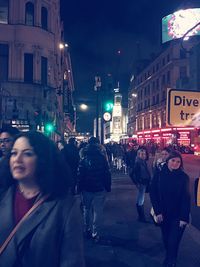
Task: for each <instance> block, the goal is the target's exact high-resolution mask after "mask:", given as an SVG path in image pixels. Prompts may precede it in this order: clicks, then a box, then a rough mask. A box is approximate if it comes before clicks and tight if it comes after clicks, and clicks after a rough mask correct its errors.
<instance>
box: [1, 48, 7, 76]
mask: <svg viewBox="0 0 200 267" xmlns="http://www.w3.org/2000/svg"><path fill="white" fill-rule="evenodd" d="M7 80H8V45H7V44H0V81H7Z"/></svg>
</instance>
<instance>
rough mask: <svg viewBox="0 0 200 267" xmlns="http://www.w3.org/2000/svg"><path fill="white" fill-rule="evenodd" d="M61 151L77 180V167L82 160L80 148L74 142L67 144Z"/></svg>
mask: <svg viewBox="0 0 200 267" xmlns="http://www.w3.org/2000/svg"><path fill="white" fill-rule="evenodd" d="M61 152H62V154H63V155H64V158H65V160H66V161H67V163H68V165H69V167H70V169H71V171H72V175H73V177H74V179H75V180H76V177H77V169H78V164H79V160H80V157H79V150H78V148H77V147H76V146H75V145H73V144H67V145H65V146H64V148H63V149H62V150H61Z"/></svg>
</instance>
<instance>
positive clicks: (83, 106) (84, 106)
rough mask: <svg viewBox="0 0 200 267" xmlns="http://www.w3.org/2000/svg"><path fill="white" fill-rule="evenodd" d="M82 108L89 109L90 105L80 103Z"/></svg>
mask: <svg viewBox="0 0 200 267" xmlns="http://www.w3.org/2000/svg"><path fill="white" fill-rule="evenodd" d="M80 109H81V110H87V109H88V105H86V104H81V105H80Z"/></svg>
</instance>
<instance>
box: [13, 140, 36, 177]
mask: <svg viewBox="0 0 200 267" xmlns="http://www.w3.org/2000/svg"><path fill="white" fill-rule="evenodd" d="M36 162H37V156H36V154H35V152H34V150H33V147H32V146H31V145H30V144H29V141H28V139H27V138H25V137H20V138H18V139H17V140H16V141H15V143H14V145H13V148H12V150H11V157H10V170H11V173H12V176H13V178H14V179H16V180H18V181H24V180H25V179H26V181H27V180H30V181H33V180H35V170H36Z"/></svg>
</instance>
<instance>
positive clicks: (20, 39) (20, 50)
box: [0, 0, 73, 139]
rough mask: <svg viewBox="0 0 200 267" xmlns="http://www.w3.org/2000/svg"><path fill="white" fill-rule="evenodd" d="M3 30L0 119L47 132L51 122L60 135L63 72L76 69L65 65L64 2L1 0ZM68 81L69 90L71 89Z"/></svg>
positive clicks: (62, 130)
mask: <svg viewBox="0 0 200 267" xmlns="http://www.w3.org/2000/svg"><path fill="white" fill-rule="evenodd" d="M0 32H1V35H0V82H1V98H0V112H1V124H2V123H10V124H12V125H16V126H17V127H19V128H20V129H40V130H42V131H43V129H44V125H45V123H47V122H51V123H53V124H55V126H56V132H55V133H54V135H55V136H54V137H55V138H54V139H56V135H58V136H59V135H60V136H62V135H63V134H64V131H65V130H66V127H65V125H64V123H65V116H64V104H63V99H64V95H65V96H66V94H65V91H64V90H65V89H66V81H65V82H64V75H65V73H66V71H67V72H68V74H70V72H71V74H70V75H72V71H71V70H70V69H69V67H71V64H68V65H67V64H65V61H66V60H67V59H65V55H66V53H64V52H63V49H68V48H67V47H65V45H64V40H63V38H62V36H63V35H62V32H63V28H62V23H61V19H60V1H59V0H49V1H46V0H40V1H39V0H30V1H28V0H18V1H16V0H9V1H8V0H2V1H0ZM66 68H67V69H66ZM65 77H66V75H65ZM68 78H69V75H68V76H67V78H66V79H68ZM70 80H71V81H72V83H71V87H70V86H68V88H67V90H69V88H70V89H71V90H73V77H72V76H70ZM68 95H69V97H71V95H70V94H68ZM68 102H70V101H68ZM65 103H66V100H65ZM65 108H66V107H65Z"/></svg>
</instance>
